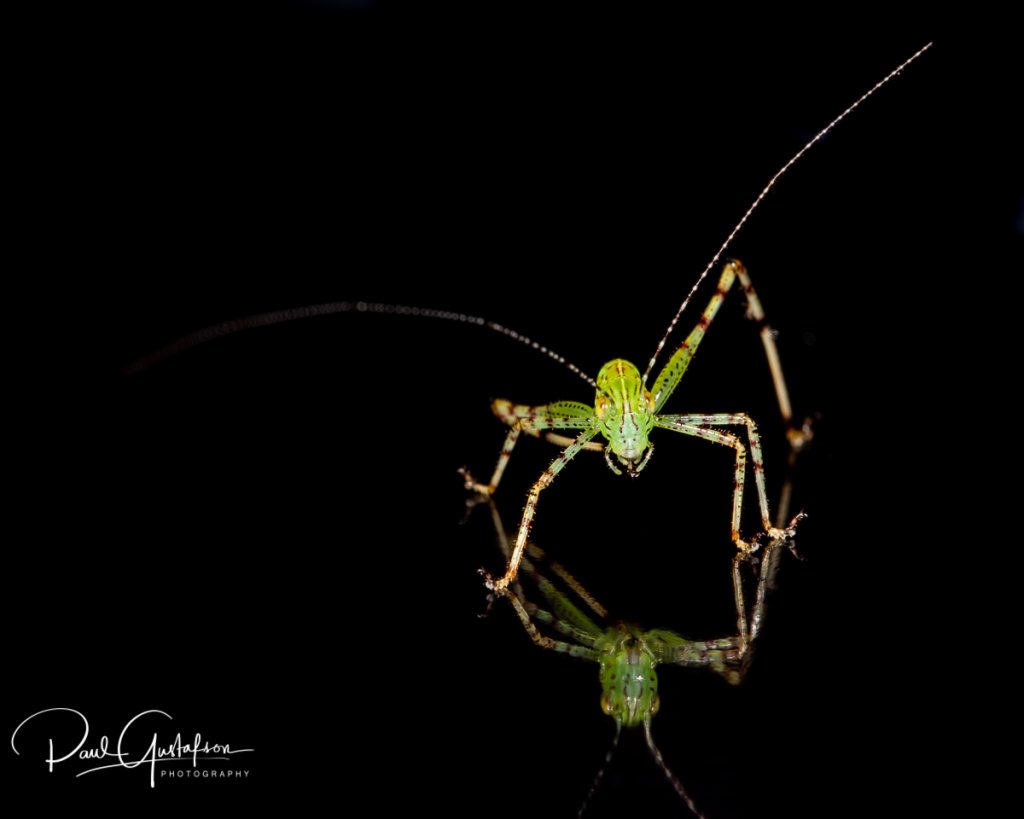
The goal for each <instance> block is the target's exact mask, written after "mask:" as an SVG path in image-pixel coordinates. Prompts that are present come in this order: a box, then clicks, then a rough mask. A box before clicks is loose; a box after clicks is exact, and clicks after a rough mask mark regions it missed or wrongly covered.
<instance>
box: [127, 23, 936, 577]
mask: <svg viewBox="0 0 1024 819" xmlns="http://www.w3.org/2000/svg"><path fill="white" fill-rule="evenodd" d="M930 47H931V43H929V44H927V45H925V46H924V47H923V48H921V49H920V50H919V51H917V52H916V53H915V54H913V55H912V56H911V57H910V58H909V59H907V60H906V61H904V62H903V63H902V64H901V65H899V66H898V67H897V68H896V69H894V70H893V71H891V72H890V73H889V74H888V75H886V76H885V77H884V78H882V79H881V80H880V81H879V82H877V83H876V84H875V85H874V86H873V87H872V88H871V89H869V90H868V91H867V92H866V93H864V94H863V95H862V96H861V97H859V98H858V99H857V100H856V101H855V102H854V103H853V104H852V105H850V106H849V107H847V108H846V109H845V110H844V111H843V112H842V113H841V114H839V116H837V117H836V118H835V119H833V120H832V121H831V122H830V123H829V124H828V125H826V126H825V127H824V128H823V129H822V130H821V131H819V132H818V133H817V134H816V135H815V136H814V138H813V139H811V140H810V141H809V142H807V144H805V145H804V146H803V147H802V148H801V149H800V150H799V151H797V152H796V154H794V155H793V157H792V158H790V159H789V161H787V162H786V163H785V164H784V165H783V166H782V168H781V169H780V170H779V171H778V172H777V173H776V174H775V175H774V176H773V177H772V178H771V179H770V180H769V182H768V184H767V185H766V186H765V187H764V188H763V190H762V191H761V192H760V193H759V194H758V195H757V197H756V198H755V199H754V201H753V203H752V204H751V205H750V206H749V207H748V208H747V210H746V212H745V213H744V214H743V216H742V217H741V218H740V220H739V221H738V222H737V224H736V226H735V227H734V228H733V229H732V231H731V232H730V233H729V235H728V236H727V237H726V239H725V241H724V242H723V243H722V245H721V246H720V247H719V249H718V250H717V252H716V253H715V254H714V256H713V257H712V259H711V261H710V262H709V263H708V264H707V266H706V267H705V268H704V270H703V271H702V273H701V274H700V276H698V278H697V280H696V282H695V283H694V285H693V286H692V287H691V289H690V291H689V293H688V294H687V296H686V298H685V299H684V300H683V302H682V304H681V305H680V306H679V308H678V310H677V311H676V313H675V316H674V317H673V318H672V320H671V322H669V325H668V327H667V328H666V330H665V333H664V334H663V336H662V338H661V340H660V341H659V343H658V345H657V347H656V349H655V352H654V355H653V356H652V357H651V359H650V361H649V363H648V365H647V368H646V370H645V371H644V373H643V374H642V375H641V373H640V371H639V368H637V367H636V366H635V365H633V364H631V363H630V362H628V361H625V360H624V359H613V360H612V361H609V362H608V363H607V364H605V366H604V367H602V368H601V370H600V372H599V373H598V376H597V378H596V379H593V378H590V377H589V376H587V375H585V374H584V373H583V372H582V371H581V370H580V369H579V368H578V367H576V366H575V365H573V364H571V363H570V362H568V361H566V360H565V359H564V358H563V357H561V356H560V355H558V354H557V353H555V352H553V351H551V350H549V349H547V348H546V347H543V346H542V345H540V344H538V343H536V342H534V341H532V340H530V339H528V338H526V337H525V336H522V335H521V334H518V333H516V332H515V331H513V330H510V329H508V328H506V327H504V326H502V325H499V324H497V323H494V322H491V321H487V320H485V319H481V318H478V317H475V316H468V315H465V314H461V313H453V312H446V311H442V310H432V309H423V308H415V307H403V306H396V305H386V304H376V303H366V302H351V301H346V302H334V303H329V304H323V305H315V306H310V307H302V308H296V309H289V310H281V311H276V312H272V313H265V314H261V315H257V316H250V317H248V318H242V319H237V320H234V321H229V322H225V323H223V324H219V325H216V326H214V327H210V328H207V329H205V330H202V331H199V332H197V333H193V334H191V335H189V336H186V337H184V338H182V339H179V340H178V341H176V342H174V343H172V344H171V345H168V346H167V347H164V348H162V349H161V350H159V351H157V352H156V353H154V354H152V355H150V356H148V357H146V358H145V359H142V360H140V361H138V362H136V363H134V364H132V365H130V366H129V367H128V368H126V370H125V372H126V373H132V372H138V371H141V370H143V369H146V368H148V367H150V366H152V365H153V364H155V363H158V362H159V361H161V360H163V359H165V358H168V357H169V356H172V355H175V354H177V353H179V352H181V351H183V350H185V349H188V348H190V347H194V346H196V345H198V344H201V343H204V342H206V341H210V340H213V339H215V338H218V337H221V336H224V335H228V334H231V333H234V332H238V331H240V330H245V329H249V328H252V327H260V326H268V325H272V324H278V323H282V322H286V321H291V320H295V319H300V318H307V317H311V316H320V315H327V314H332V313H339V312H350V311H361V312H375V313H395V314H400V315H415V316H424V317H430V318H440V319H445V320H451V321H460V322H464V323H469V324H475V325H479V326H484V327H487V328H488V329H491V330H493V331H496V332H499V333H502V334H504V335H506V336H509V337H511V338H513V339H515V340H517V341H519V342H521V343H524V344H526V345H527V346H531V347H533V348H534V349H537V350H539V351H540V352H542V353H544V354H546V355H548V356H549V357H551V358H553V359H555V360H556V361H559V362H560V363H562V364H564V365H566V366H567V367H568V368H569V369H570V370H572V371H573V372H574V373H576V374H577V375H578V376H579V377H581V378H582V379H583V380H585V381H586V382H587V383H588V384H589V385H590V386H591V387H592V388H593V389H595V391H596V397H595V402H594V405H593V406H590V405H587V404H583V403H581V402H574V401H562V402H556V403H552V404H547V405H542V406H536V407H530V406H523V405H516V404H513V403H511V402H509V401H504V400H499V401H496V402H494V405H493V409H494V412H495V414H496V415H498V417H499V418H501V419H502V420H503V421H504V422H506V423H507V424H508V425H509V427H510V429H509V432H508V433H507V436H506V439H505V443H504V446H503V447H502V450H501V453H500V455H499V458H498V462H497V464H496V466H495V470H494V472H493V474H492V477H491V479H490V481H489V482H488V483H486V484H482V483H478V482H476V481H475V480H474V479H473V478H472V476H471V475H470V474H469V473H468V472H467V473H465V479H466V486H467V488H469V489H471V490H473V491H475V492H477V493H480V494H483V495H487V496H490V495H491V494H493V492H494V491H495V490H496V488H497V486H498V484H499V483H500V480H501V477H502V474H503V472H504V470H505V466H506V464H507V463H508V460H509V457H510V455H511V452H512V450H513V448H514V446H515V443H516V441H517V440H518V438H519V436H520V434H521V433H523V432H526V433H527V434H529V435H534V436H538V437H541V436H542V437H544V438H546V439H547V440H549V441H551V442H553V443H556V444H559V445H561V446H563V447H564V449H563V451H562V452H561V453H560V454H559V456H558V457H557V458H555V459H554V460H553V461H552V462H551V464H550V465H549V466H548V467H547V469H546V470H545V471H544V472H543V473H542V474H541V476H540V477H539V478H538V479H537V480H536V481H535V482H534V484H533V485H532V486H531V488H530V490H529V492H528V494H527V497H526V504H525V508H524V510H523V515H522V518H521V520H520V524H519V528H518V530H517V535H516V540H515V545H514V547H513V549H512V551H511V555H510V558H509V562H508V565H507V568H506V571H505V573H504V574H503V575H502V576H501V577H500V578H497V579H494V578H492V577H490V576H489V575H486V573H485V577H486V584H487V586H488V588H491V589H493V590H496V591H501V590H503V589H505V588H507V587H508V585H509V583H510V582H512V580H513V579H514V578H515V576H516V572H517V571H518V566H519V563H520V561H521V559H522V556H523V551H524V549H525V547H526V542H527V539H528V537H529V532H530V527H531V525H532V523H533V520H534V518H535V516H536V509H537V504H538V501H539V497H540V493H541V492H542V491H543V490H544V489H546V488H547V487H548V486H549V485H550V484H551V482H552V481H553V480H554V478H555V476H556V475H557V474H558V473H559V472H560V471H561V470H562V469H563V468H564V467H565V465H566V464H567V463H568V462H569V461H570V460H572V459H573V458H574V457H575V456H576V455H577V454H578V453H579V452H580V451H582V450H584V449H590V450H598V451H603V452H604V455H605V460H606V462H607V464H608V466H609V468H610V469H611V470H612V471H613V472H615V473H617V474H621V473H622V472H623V471H625V472H626V474H629V475H631V476H633V477H636V476H637V475H639V474H640V472H641V471H643V469H644V468H645V467H646V466H647V464H648V463H649V461H650V458H651V456H652V454H653V446H652V444H651V442H650V440H649V435H650V433H651V431H652V430H653V429H654V428H656V427H659V428H662V429H668V430H673V431H675V432H680V433H683V434H685V435H690V436H693V437H698V438H702V439H704V440H708V441H711V442H712V443H717V444H721V445H724V446H730V447H732V448H733V449H734V450H735V452H736V455H735V470H734V476H735V480H734V490H733V505H732V517H731V536H732V539H733V541H734V543H735V544H736V546H737V548H738V549H739V551H740V552H741V553H744V554H749V553H752V552H756V551H757V550H758V549H759V548H760V546H761V544H762V543H763V542H765V541H772V540H779V539H783V540H785V539H788V538H790V537H791V535H792V527H791V526H790V527H786V528H779V527H777V526H772V525H771V523H770V512H769V506H768V501H767V497H766V489H765V480H764V467H763V462H762V457H761V447H760V439H759V437H758V433H757V428H756V426H755V424H754V421H753V420H752V419H751V418H750V417H749V416H748V415H746V414H745V413H714V414H705V413H702V414H662V413H661V410H662V408H663V407H664V406H665V404H666V403H667V401H668V400H669V398H670V397H671V395H672V393H673V392H674V391H675V389H676V387H677V386H678V384H679V382H680V380H681V379H682V376H683V374H684V373H685V372H686V370H687V368H688V367H689V365H690V363H691V361H692V359H693V355H694V353H695V352H696V349H697V347H698V345H699V343H700V342H701V340H702V339H703V337H704V333H705V331H706V330H707V328H708V326H709V325H710V323H711V322H712V320H713V319H714V317H715V315H716V314H717V312H718V309H719V307H720V306H721V304H722V302H723V300H724V298H725V295H726V294H727V293H728V292H729V291H730V290H731V289H732V288H733V285H734V284H735V282H736V281H739V282H740V286H741V287H742V289H743V292H744V294H745V296H746V298H747V304H748V314H749V315H750V317H751V318H753V319H754V320H756V321H758V322H759V323H760V324H761V338H762V343H763V345H764V348H765V352H766V356H767V358H768V362H769V366H770V369H771V371H772V376H773V379H774V382H775V390H776V395H777V398H778V402H779V407H780V412H781V414H782V417H783V419H784V421H785V422H786V423H787V425H789V441H790V445H791V448H792V450H793V451H796V450H797V449H799V447H800V446H802V445H803V444H804V443H806V441H807V440H808V439H809V437H810V434H811V433H810V429H809V426H808V425H807V424H803V425H794V424H793V423H792V410H791V407H790V402H789V397H788V391H787V389H786V384H785V380H784V378H783V375H782V370H781V366H780V364H779V359H778V352H777V349H776V346H775V341H774V334H773V331H772V329H771V328H770V327H769V326H768V325H767V323H766V321H765V316H764V311H763V310H762V308H761V305H760V301H759V300H758V298H757V295H756V293H755V291H754V289H753V285H752V284H751V281H750V278H749V276H748V275H747V273H746V270H745V268H744V267H743V265H742V264H740V263H739V262H737V261H735V260H730V261H728V262H726V263H725V265H724V266H723V268H722V272H721V275H720V278H719V281H718V287H717V289H716V291H715V293H714V295H713V296H712V298H711V300H710V301H709V303H708V305H707V307H706V308H705V310H704V312H703V313H702V315H701V318H700V320H699V321H698V322H697V325H696V326H695V327H694V329H693V330H692V331H691V332H690V334H689V335H688V336H687V338H686V340H685V341H684V342H683V343H682V344H681V345H680V347H679V348H678V349H677V350H676V351H675V352H674V353H673V355H672V356H671V357H670V359H669V361H668V363H667V364H666V365H665V366H664V367H663V368H662V370H661V371H660V372H659V373H658V375H657V376H656V377H655V378H654V381H653V385H652V386H651V387H650V388H648V382H649V379H650V376H651V373H652V372H653V369H654V366H655V364H656V362H657V361H658V359H659V357H660V355H661V352H662V350H663V349H664V347H665V344H666V343H667V340H668V338H669V336H670V335H671V334H672V332H673V330H674V329H675V326H676V324H677V323H678V321H679V318H680V316H681V315H682V313H683V311H684V310H685V309H686V307H687V306H688V305H689V303H690V301H691V299H692V298H693V296H694V294H695V292H696V290H697V289H698V287H699V286H700V284H701V283H702V282H703V281H704V279H705V278H706V277H707V275H708V273H709V272H710V271H711V270H712V269H713V268H714V267H715V266H716V264H717V263H718V261H719V259H721V258H722V256H723V254H724V252H725V250H726V249H727V248H728V247H729V246H730V245H731V243H732V241H733V239H734V237H735V236H736V235H737V233H738V232H739V231H740V229H741V228H742V227H743V225H744V224H745V223H746V221H747V220H748V218H749V217H750V215H751V214H752V213H753V211H754V210H755V209H756V208H757V207H758V206H759V205H760V203H761V202H762V200H763V199H764V197H765V196H766V195H767V194H768V192H769V191H770V190H771V189H772V188H773V187H774V186H775V184H776V182H777V181H778V180H779V178H780V177H781V176H782V175H783V174H784V173H786V171H788V170H789V168H790V167H792V165H793V164H795V163H796V162H797V161H798V160H799V159H800V158H801V157H802V156H803V155H804V154H805V153H806V152H807V151H808V150H809V149H810V148H811V147H812V146H813V145H814V144H816V143H817V142H818V141H819V140H821V139H822V138H823V137H824V136H825V135H826V134H827V133H829V132H830V131H831V130H832V129H833V128H834V127H835V126H836V125H837V124H838V123H839V122H840V121H842V120H843V119H844V118H845V117H847V116H848V115H849V114H850V113H851V112H852V111H853V110H854V109H856V108H857V107H858V106H859V105H860V104H861V103H862V102H864V101H865V100H866V99H867V98H868V97H870V96H871V95H872V94H874V93H875V92H876V91H877V90H878V89H879V88H881V87H882V86H883V85H885V84H886V83H887V82H889V81H890V80H891V79H892V78H893V77H895V76H896V75H897V74H899V73H900V72H901V71H902V70H903V69H904V68H906V67H907V66H908V65H909V64H910V63H912V62H913V61H914V60H916V59H917V58H918V57H919V56H921V54H923V53H924V52H925V51H927V50H928V49H929V48H930ZM723 427H725V428H727V427H743V428H745V429H746V435H747V442H746V443H744V442H743V441H742V440H741V438H740V437H739V436H738V435H735V434H732V433H729V432H724V431H721V429H720V428H723ZM558 430H578V431H579V432H578V434H577V435H576V436H575V437H574V438H572V437H567V436H563V435H560V434H558V432H557V431H558ZM598 436H601V437H602V438H603V439H604V443H601V442H600V441H595V440H594V439H595V438H597V437H598ZM748 447H749V450H750V458H751V461H752V462H753V469H754V478H755V485H756V489H757V494H758V503H759V511H760V515H761V522H762V526H763V529H762V531H760V532H759V533H757V534H756V535H755V536H754V537H752V538H749V539H745V538H744V537H743V536H742V534H741V532H740V521H741V517H742V514H741V513H742V509H743V495H744V483H745V474H746V460H747V448H748Z"/></svg>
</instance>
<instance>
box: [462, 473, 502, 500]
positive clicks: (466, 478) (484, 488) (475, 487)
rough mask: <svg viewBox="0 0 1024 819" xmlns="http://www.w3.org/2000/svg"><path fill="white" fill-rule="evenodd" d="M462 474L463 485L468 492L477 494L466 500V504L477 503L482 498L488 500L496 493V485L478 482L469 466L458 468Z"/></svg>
mask: <svg viewBox="0 0 1024 819" xmlns="http://www.w3.org/2000/svg"><path fill="white" fill-rule="evenodd" d="M458 472H459V474H460V475H461V476H462V481H463V485H464V486H465V487H466V491H467V492H472V493H473V494H474V495H477V496H478V497H476V498H471V499H468V500H467V501H466V504H467V505H469V504H473V505H476V503H477V502H479V501H481V500H487V499H488V498H490V497H491V495H493V494H494V486H493V485H491V484H486V483H477V481H476V478H474V477H473V473H472V472H470V471H469V469H468V468H467V467H464V466H461V467H459V470H458Z"/></svg>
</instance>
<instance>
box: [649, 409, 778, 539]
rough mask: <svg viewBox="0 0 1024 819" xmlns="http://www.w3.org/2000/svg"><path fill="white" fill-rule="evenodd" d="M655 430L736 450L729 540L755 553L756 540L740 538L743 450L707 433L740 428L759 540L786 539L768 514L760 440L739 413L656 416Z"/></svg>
mask: <svg viewBox="0 0 1024 819" xmlns="http://www.w3.org/2000/svg"><path fill="white" fill-rule="evenodd" d="M654 423H655V425H656V426H658V427H661V428H663V429H671V430H674V431H675V432H682V433H683V434H684V435H693V436H695V437H697V438H703V439H705V440H708V441H713V442H715V443H720V444H724V445H726V446H731V447H733V448H735V449H736V472H735V477H736V484H735V489H734V491H733V509H732V539H733V542H735V544H736V546H737V548H738V549H739V550H740V551H741V552H751V551H756V549H757V546H758V539H757V538H755V539H754V540H752V541H750V542H749V543H748V542H747V541H745V540H743V537H742V536H741V534H740V519H741V513H742V508H743V488H744V482H745V480H746V469H745V467H746V447H744V446H743V444H742V443H741V442H740V441H739V439H738V438H737V437H736V436H735V435H730V434H727V433H721V432H716V431H714V430H710V429H707V427H708V426H744V427H746V429H747V441H748V443H749V445H750V459H751V461H752V462H753V465H754V483H755V485H756V487H757V500H758V505H759V507H760V511H761V524H762V526H763V527H764V531H763V533H762V536H765V535H766V536H768V537H770V538H785V537H788V536H789V532H788V530H786V529H781V528H777V527H775V526H773V525H772V520H771V515H770V514H769V511H768V492H767V489H766V488H765V481H764V459H763V457H762V455H761V437H760V436H759V435H758V433H757V426H756V425H755V424H754V422H753V420H752V419H751V418H750V416H748V415H745V414H743V413H736V414H728V413H719V414H715V415H659V416H658V417H657V418H655V419H654Z"/></svg>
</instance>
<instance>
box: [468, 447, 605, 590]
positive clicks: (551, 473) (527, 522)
mask: <svg viewBox="0 0 1024 819" xmlns="http://www.w3.org/2000/svg"><path fill="white" fill-rule="evenodd" d="M597 432H598V430H597V428H593V429H585V430H584V431H583V432H581V433H580V434H579V435H578V436H577V438H576V440H575V441H574V442H573V443H572V445H571V446H569V447H567V448H566V449H565V450H563V451H562V453H561V454H560V455H559V456H558V457H557V458H555V460H553V461H552V462H551V465H550V466H549V467H548V468H547V469H545V470H544V472H543V474H541V476H540V478H538V479H537V481H536V482H535V483H534V484H533V486H532V487H530V491H529V493H528V494H527V496H526V506H525V508H524V509H523V517H522V520H521V521H520V523H519V532H518V533H517V535H516V545H515V547H514V548H513V549H512V557H511V559H510V560H509V563H508V568H507V569H506V570H505V574H504V575H502V576H501V577H500V578H498V579H497V580H494V579H493V578H492V577H491V576H490V575H489V574H487V573H486V572H484V571H483V570H481V573H482V574H483V575H484V585H486V586H487V588H489V589H492V590H493V591H496V592H501V591H504V590H505V589H506V588H508V584H509V583H511V582H512V581H513V580H514V579H515V576H516V573H517V572H518V571H519V561H520V560H522V558H523V550H524V549H525V548H526V541H527V538H529V536H530V527H531V526H532V525H533V518H534V516H535V515H536V514H537V501H538V500H539V498H540V493H541V492H543V491H544V490H545V489H547V487H548V486H549V485H550V484H551V482H552V481H553V480H554V479H555V476H556V475H557V474H558V473H559V472H561V471H562V469H563V468H564V467H565V465H566V464H567V463H569V461H571V460H572V459H573V458H574V457H576V455H577V453H579V451H580V450H581V449H583V447H584V445H585V444H586V443H587V441H589V440H590V439H591V438H593V437H594V436H595V435H597Z"/></svg>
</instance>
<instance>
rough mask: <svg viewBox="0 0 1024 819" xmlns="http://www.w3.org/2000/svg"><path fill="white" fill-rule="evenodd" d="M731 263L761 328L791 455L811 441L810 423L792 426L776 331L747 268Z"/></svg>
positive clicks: (750, 313) (749, 312)
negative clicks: (771, 324)
mask: <svg viewBox="0 0 1024 819" xmlns="http://www.w3.org/2000/svg"><path fill="white" fill-rule="evenodd" d="M729 263H730V264H732V265H734V266H735V269H736V276H737V278H738V279H739V280H740V286H741V287H742V288H743V293H744V295H745V296H746V298H747V318H749V319H751V320H752V321H754V322H756V323H757V325H758V327H760V334H761V344H762V345H763V346H764V353H765V357H766V358H767V359H768V369H770V370H771V373H772V383H773V384H774V385H775V397H776V398H777V399H778V402H779V414H780V415H781V416H782V420H783V422H785V424H786V437H787V438H788V440H789V445H790V452H791V453H793V452H797V451H799V450H800V449H801V448H802V447H803V446H804V445H805V444H806V443H808V442H809V441H810V440H811V437H812V436H813V432H812V431H811V419H810V418H806V419H804V421H803V423H802V424H801V425H800V426H796V425H794V423H793V408H792V405H791V404H790V402H789V389H788V388H787V387H786V377H785V375H783V373H782V360H781V358H780V357H779V348H778V346H777V345H776V343H775V336H776V333H775V330H773V329H772V327H771V326H770V325H769V324H768V321H767V320H766V318H765V313H764V308H763V307H762V306H761V299H760V298H758V295H757V292H756V291H755V290H754V284H753V282H752V281H751V280H750V274H749V273H747V268H746V267H744V265H743V263H742V262H741V261H739V260H738V259H730V260H729Z"/></svg>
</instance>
